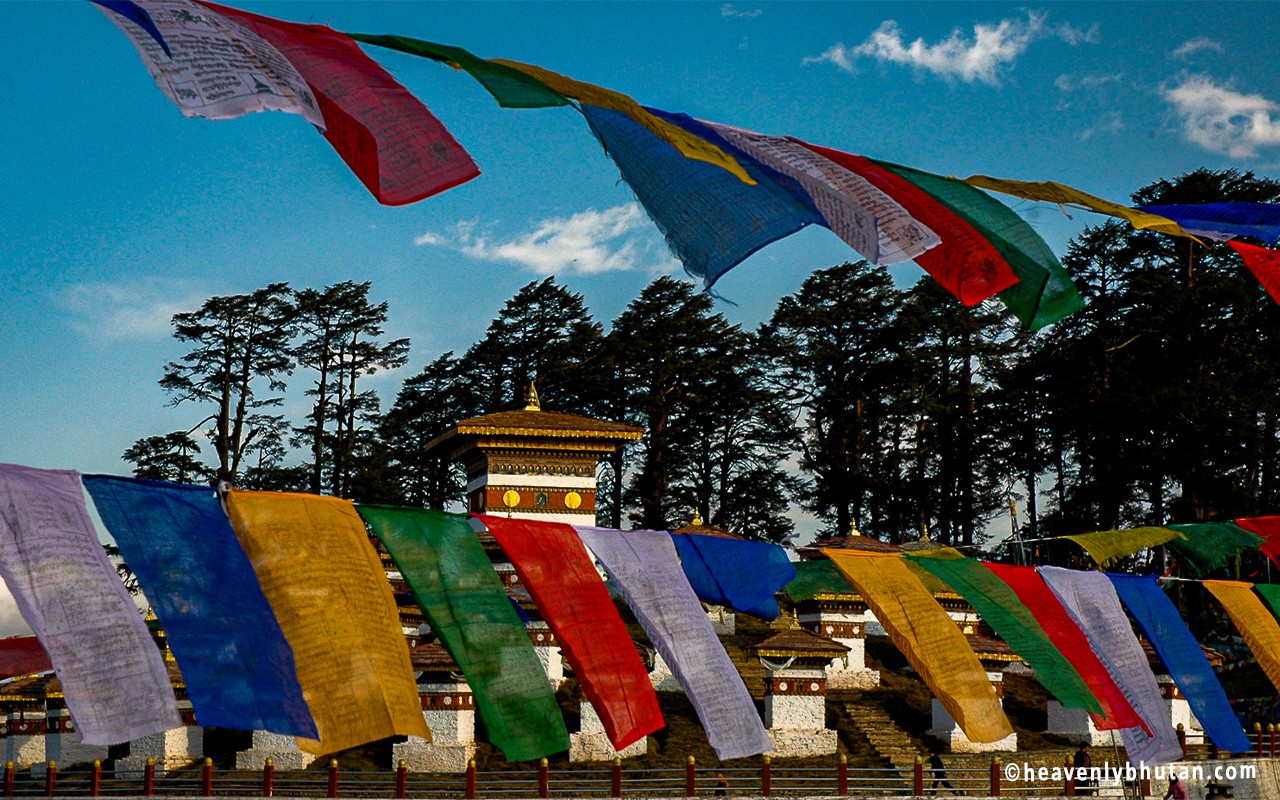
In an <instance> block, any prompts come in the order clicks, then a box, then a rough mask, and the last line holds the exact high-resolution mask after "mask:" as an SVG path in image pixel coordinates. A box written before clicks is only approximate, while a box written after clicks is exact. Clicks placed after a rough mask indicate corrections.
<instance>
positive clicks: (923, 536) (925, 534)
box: [920, 519, 930, 542]
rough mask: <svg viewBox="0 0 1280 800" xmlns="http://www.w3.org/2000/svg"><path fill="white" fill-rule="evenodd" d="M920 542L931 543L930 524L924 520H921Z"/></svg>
mask: <svg viewBox="0 0 1280 800" xmlns="http://www.w3.org/2000/svg"><path fill="white" fill-rule="evenodd" d="M920 541H922V542H927V541H930V539H929V523H928V522H927V521H925V520H923V519H922V520H920Z"/></svg>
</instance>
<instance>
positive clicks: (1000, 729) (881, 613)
mask: <svg viewBox="0 0 1280 800" xmlns="http://www.w3.org/2000/svg"><path fill="white" fill-rule="evenodd" d="M822 552H823V554H825V555H826V556H827V557H828V558H830V559H831V560H832V561H834V562H835V564H836V566H837V567H839V568H840V571H841V572H843V573H844V574H845V575H847V576H848V577H849V580H850V581H852V582H853V585H854V586H855V587H857V589H858V594H860V595H862V599H863V600H865V601H866V602H867V606H868V607H869V608H870V609H871V611H872V613H874V614H875V615H876V619H878V620H880V624H882V625H884V629H885V631H887V632H888V634H889V638H890V639H892V640H893V643H894V644H895V645H896V646H897V647H898V649H899V650H901V651H902V654H903V655H904V656H906V657H907V661H909V662H911V666H912V667H914V668H915V670H916V672H917V673H919V674H920V677H921V678H923V679H924V682H925V683H926V684H927V685H928V686H929V689H930V690H932V691H933V694H934V696H935V697H937V698H938V700H939V702H941V703H942V705H943V707H945V708H946V709H947V711H948V712H950V714H951V716H952V718H953V719H955V721H956V722H957V723H958V724H959V725H960V727H961V728H962V729H963V730H964V733H965V735H966V736H968V737H969V739H971V740H972V741H975V742H996V741H999V740H1001V739H1003V738H1004V737H1006V736H1008V735H1009V734H1011V733H1013V728H1012V727H1011V726H1010V725H1009V719H1008V717H1006V716H1005V715H1004V709H1003V708H1001V707H1000V700H999V698H997V697H996V693H995V690H994V689H993V688H991V681H990V680H989V679H988V678H987V671H986V670H985V669H983V667H982V662H980V661H979V660H978V657H977V656H976V655H975V654H974V652H973V648H972V647H970V646H969V641H968V640H967V639H965V638H964V634H963V633H961V632H960V628H959V626H957V625H956V623H955V621H954V620H952V619H951V617H949V616H947V612H946V611H943V610H942V606H940V605H938V603H937V601H935V600H934V599H933V595H931V594H929V591H928V590H927V589H925V587H924V584H922V583H921V582H920V580H919V579H918V578H917V577H916V576H915V575H913V574H912V573H911V571H910V570H909V569H908V568H907V565H906V564H905V563H903V559H902V558H901V557H899V556H898V554H897V553H866V552H856V551H849V550H823V551H822Z"/></svg>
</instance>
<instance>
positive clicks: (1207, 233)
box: [1138, 202, 1280, 244]
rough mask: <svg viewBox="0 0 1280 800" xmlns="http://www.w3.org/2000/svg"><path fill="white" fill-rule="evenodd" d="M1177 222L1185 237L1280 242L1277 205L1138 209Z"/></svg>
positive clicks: (1236, 203) (1279, 213)
mask: <svg viewBox="0 0 1280 800" xmlns="http://www.w3.org/2000/svg"><path fill="white" fill-rule="evenodd" d="M1138 208H1139V209H1141V210H1143V211H1146V212H1148V213H1151V214H1158V215H1160V216H1162V217H1167V218H1169V219H1171V220H1174V221H1175V222H1177V223H1178V224H1179V225H1180V226H1182V229H1183V230H1185V231H1186V232H1187V233H1190V234H1193V235H1195V236H1203V237H1204V238H1206V239H1217V240H1219V241H1222V240H1226V239H1230V238H1232V237H1233V236H1252V237H1253V238H1254V239H1257V240H1259V241H1262V242H1267V243H1269V244H1276V243H1277V242H1280V205H1276V204H1275V203H1242V202H1224V203H1199V204H1192V205H1176V204H1175V205H1150V206H1138Z"/></svg>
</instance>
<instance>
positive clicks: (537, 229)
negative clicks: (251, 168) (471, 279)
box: [414, 203, 672, 275]
mask: <svg viewBox="0 0 1280 800" xmlns="http://www.w3.org/2000/svg"><path fill="white" fill-rule="evenodd" d="M478 227H479V226H478V224H477V223H476V222H475V221H468V222H460V223H458V224H457V225H456V226H454V230H453V231H452V233H451V234H449V235H442V234H439V233H433V232H431V233H424V234H423V235H422V236H419V237H418V238H417V239H415V240H414V243H415V244H418V245H428V246H440V247H451V248H453V249H456V250H458V251H459V252H462V253H465V254H466V255H468V256H471V257H472V258H478V259H481V260H484V261H505V262H509V263H512V264H518V265H520V266H522V267H524V268H525V269H528V270H530V271H532V272H536V273H538V274H540V275H552V274H557V275H598V274H600V273H602V272H622V271H627V270H636V269H645V270H661V271H666V270H669V269H670V268H671V266H672V260H671V258H670V256H668V255H666V254H665V253H662V252H661V251H660V245H659V240H658V239H657V237H656V236H655V235H654V234H653V233H652V232H651V231H652V230H653V229H652V226H651V225H650V224H649V222H648V219H647V218H646V217H645V215H644V212H643V211H642V210H641V209H640V206H639V204H637V203H627V204H626V205H621V206H614V207H613V208H606V209H604V210H603V211H598V210H596V209H588V210H586V211H580V212H578V213H576V214H572V215H570V216H568V217H551V218H549V219H544V220H542V221H541V222H538V223H537V224H536V225H535V226H534V228H533V230H532V231H530V232H528V233H525V234H523V235H520V236H517V237H515V238H512V239H506V240H497V239H494V238H492V237H490V236H488V235H486V234H483V233H478V232H477V228H478ZM637 234H638V235H637ZM646 234H647V235H646Z"/></svg>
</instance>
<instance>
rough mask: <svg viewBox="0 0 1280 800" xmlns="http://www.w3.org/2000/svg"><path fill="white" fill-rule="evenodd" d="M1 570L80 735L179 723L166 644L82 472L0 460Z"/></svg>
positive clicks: (98, 736) (132, 732)
mask: <svg viewBox="0 0 1280 800" xmlns="http://www.w3.org/2000/svg"><path fill="white" fill-rule="evenodd" d="M0 575H2V576H3V577H4V582H5V584H6V585H7V586H8V587H9V592H10V594H12V595H13V599H14V601H15V602H16V603H17V605H18V611H19V612H21V613H22V618H23V619H25V620H26V621H27V624H28V625H30V626H31V630H33V631H34V632H35V634H36V636H38V637H39V638H40V643H41V644H42V645H43V646H44V649H45V652H46V653H48V655H49V661H50V663H52V664H53V668H54V670H55V672H57V675H58V680H59V681H60V682H61V683H62V691H63V696H64V697H65V698H66V703H67V709H68V710H69V711H70V712H71V718H72V721H73V722H74V723H75V726H76V733H77V734H78V735H79V737H80V741H82V742H84V743H86V744H117V743H119V742H127V741H130V740H132V739H139V738H141V737H143V736H149V735H151V734H153V733H160V732H161V731H166V730H169V729H170V728H177V727H180V726H181V725H182V720H181V719H180V718H179V717H178V701H177V698H176V697H175V696H174V694H173V687H172V686H171V685H170V683H169V672H168V669H167V668H166V667H165V664H164V660H163V658H162V657H161V655H160V650H159V648H157V647H156V646H155V643H154V642H153V641H152V640H151V634H150V632H149V631H148V630H147V626H146V623H144V622H143V621H142V615H141V614H139V613H138V608H137V606H135V605H134V603H133V598H132V597H130V596H129V592H128V591H127V590H126V589H125V588H124V584H123V583H122V582H121V580H120V576H119V575H118V574H117V573H116V570H115V568H114V567H113V566H112V565H111V562H110V561H109V560H108V559H107V555H106V551H104V550H103V548H102V544H101V543H100V542H99V541H98V534H97V531H96V530H94V526H93V522H92V521H91V520H90V518H89V511H88V509H87V508H86V506H85V501H84V493H83V490H82V489H81V485H80V476H79V475H78V474H77V473H75V472H70V471H65V470H42V469H33V468H30V467H20V466H17V465H14V464H0Z"/></svg>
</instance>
